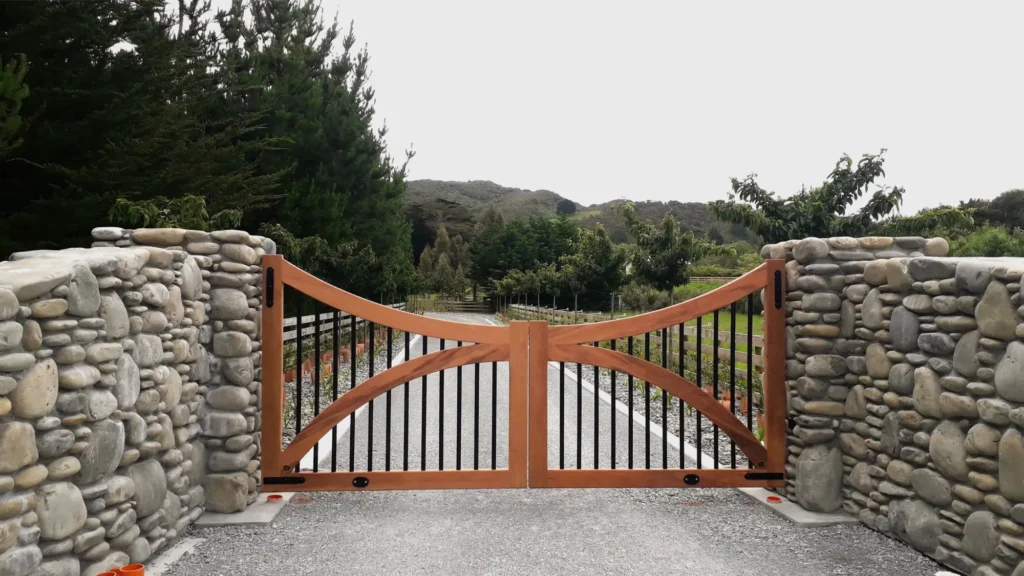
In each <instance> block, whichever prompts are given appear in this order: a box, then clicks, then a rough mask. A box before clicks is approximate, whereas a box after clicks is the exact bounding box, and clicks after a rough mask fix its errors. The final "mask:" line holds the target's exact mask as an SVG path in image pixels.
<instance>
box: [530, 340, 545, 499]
mask: <svg viewBox="0 0 1024 576" xmlns="http://www.w3.org/2000/svg"><path fill="white" fill-rule="evenodd" d="M547 471H548V323H547V322H544V321H543V320H536V321H533V322H530V487H531V488H534V487H535V488H542V487H544V486H545V485H546V484H547Z"/></svg>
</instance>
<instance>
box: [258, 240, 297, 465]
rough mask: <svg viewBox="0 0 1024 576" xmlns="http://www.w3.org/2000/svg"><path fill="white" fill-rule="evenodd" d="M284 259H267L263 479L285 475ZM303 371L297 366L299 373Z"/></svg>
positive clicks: (269, 256)
mask: <svg viewBox="0 0 1024 576" xmlns="http://www.w3.org/2000/svg"><path fill="white" fill-rule="evenodd" d="M283 263H284V257H283V256H281V255H279V254H267V255H266V256H264V257H263V262H262V264H263V282H264V286H263V311H262V316H263V317H262V319H261V320H262V327H261V334H262V336H263V342H262V345H261V348H260V350H261V354H262V355H263V369H262V370H261V372H262V375H261V384H260V398H259V401H260V404H259V406H260V410H261V411H262V417H261V420H262V430H261V432H260V467H261V469H262V470H261V472H262V475H263V477H268V476H278V475H279V474H281V471H282V469H281V461H280V456H281V438H282V431H283V430H282V429H283V426H284V424H283V422H282V421H281V420H282V418H284V342H283V339H284V284H283V283H282V282H281V274H282V273H283V270H282V268H283V266H282V264H283ZM298 369H299V367H298V366H296V370H298Z"/></svg>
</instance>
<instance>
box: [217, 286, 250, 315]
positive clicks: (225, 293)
mask: <svg viewBox="0 0 1024 576" xmlns="http://www.w3.org/2000/svg"><path fill="white" fill-rule="evenodd" d="M248 311H249V302H248V299H247V298H246V297H245V294H243V293H242V292H239V291H238V290H232V289H229V288H218V289H216V290H212V291H210V317H211V318H213V319H214V320H241V319H244V318H245V317H246V314H247V313H248Z"/></svg>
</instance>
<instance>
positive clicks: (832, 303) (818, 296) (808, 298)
mask: <svg viewBox="0 0 1024 576" xmlns="http://www.w3.org/2000/svg"><path fill="white" fill-rule="evenodd" d="M840 305H841V301H840V299H839V295H838V294H833V293H831V292H815V293H813V294H805V295H804V297H803V299H802V301H801V308H802V309H803V310H804V311H807V312H831V311H833V310H838V309H839V306H840Z"/></svg>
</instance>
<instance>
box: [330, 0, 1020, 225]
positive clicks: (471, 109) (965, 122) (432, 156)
mask: <svg viewBox="0 0 1024 576" xmlns="http://www.w3.org/2000/svg"><path fill="white" fill-rule="evenodd" d="M323 6H324V10H325V13H326V15H327V16H328V17H332V16H333V15H334V14H335V13H337V15H338V18H339V20H340V21H341V22H342V23H344V24H346V25H347V23H348V21H349V20H355V26H356V36H357V39H358V41H359V43H360V44H362V43H367V44H368V45H369V50H370V55H371V65H372V71H373V76H372V84H373V85H374V87H375V88H376V89H377V111H378V115H379V118H380V119H381V120H384V119H386V120H387V123H388V126H389V128H390V136H389V145H390V148H391V151H392V152H393V153H394V154H395V155H396V156H400V155H401V153H402V151H403V150H404V149H405V148H406V147H407V146H408V145H409V144H412V145H413V147H414V148H415V150H416V152H417V156H416V158H415V159H414V160H413V162H412V164H411V174H410V176H411V178H414V179H419V178H432V179H441V180H491V181H494V182H497V183H499V184H502V185H505V186H513V187H519V188H529V189H538V188H545V189H549V190H553V191H555V192H558V193H559V194H561V195H563V196H566V197H568V198H571V199H573V200H575V201H577V202H580V203H582V204H592V203H596V202H604V201H607V200H611V199H614V198H630V199H634V200H646V199H652V200H680V201H706V200H711V199H716V198H725V197H726V195H727V194H728V192H729V189H730V188H729V178H730V177H732V176H736V177H742V176H745V175H747V174H749V173H751V172H754V173H757V174H759V181H760V183H761V185H762V186H763V187H764V188H766V189H768V190H772V191H775V192H778V193H780V194H783V195H789V194H791V193H793V192H795V191H797V190H799V188H800V186H801V184H807V185H813V184H818V183H820V182H821V181H822V180H823V179H824V178H825V176H826V175H827V174H828V172H829V171H830V170H831V169H832V167H833V165H834V164H835V162H836V160H838V158H839V157H840V155H841V154H843V153H848V154H850V155H851V156H853V157H854V158H858V157H860V155H861V154H863V153H865V152H877V151H878V150H879V149H880V148H887V149H888V153H887V154H886V158H887V162H886V169H887V173H888V177H887V179H886V181H887V183H889V184H895V185H899V186H903V187H905V188H906V190H907V194H906V197H905V203H904V207H903V212H904V213H912V212H915V211H916V210H918V209H919V208H922V207H925V206H931V205H935V204H938V203H940V202H945V203H953V204H955V203H956V202H957V201H958V200H960V199H962V198H967V197H984V198H991V197H993V196H995V195H997V194H999V193H1000V192H1002V191H1004V190H1007V189H1010V188H1015V187H1024V137H1022V135H1024V91H1022V88H1024V80H1022V74H1024V66H1022V63H1024V49H1022V47H1021V44H1020V27H1021V25H1022V23H1024V2H1020V1H1016V2H988V1H986V2H956V3H953V2H910V1H899V2H894V1H891V0H890V1H884V2H865V1H859V2H821V1H814V2H810V1H809V2H760V1H758V2H754V1H751V2H723V1H714V2H710V1H699V2H679V1H675V2H669V1H666V2H645V1H633V2H628V3H627V2H621V3H614V5H612V4H611V3H604V2H582V1H580V2H576V1H573V2H570V1H555V0H547V1H542V2H540V1H538V2H535V1H528V0H518V1H516V2H505V3H502V5H501V6H500V7H499V6H497V5H496V3H494V2H481V1H479V0H477V1H467V2H454V1H439V0H430V1H427V2H424V1H415V2H394V1H382V0H375V1H371V0H361V1H353V0H323Z"/></svg>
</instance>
